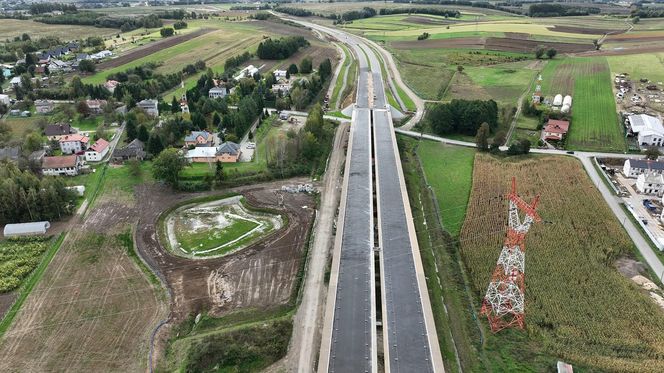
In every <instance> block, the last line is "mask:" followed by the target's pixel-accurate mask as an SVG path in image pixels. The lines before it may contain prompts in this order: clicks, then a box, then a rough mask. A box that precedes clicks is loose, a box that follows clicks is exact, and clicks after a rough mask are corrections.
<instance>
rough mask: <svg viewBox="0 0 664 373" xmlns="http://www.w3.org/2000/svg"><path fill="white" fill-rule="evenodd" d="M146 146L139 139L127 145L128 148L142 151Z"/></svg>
mask: <svg viewBox="0 0 664 373" xmlns="http://www.w3.org/2000/svg"><path fill="white" fill-rule="evenodd" d="M144 147H145V145H143V141H141V140H139V139H133V140H132V141H131V142H130V143H129V144H127V148H132V149H140V150H143V148H144Z"/></svg>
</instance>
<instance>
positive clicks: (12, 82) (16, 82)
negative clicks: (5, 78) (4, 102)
mask: <svg viewBox="0 0 664 373" xmlns="http://www.w3.org/2000/svg"><path fill="white" fill-rule="evenodd" d="M22 84H23V83H21V77H20V76H15V77H13V78H11V80H10V81H9V85H10V86H12V88H16V87H20V86H21V85H22Z"/></svg>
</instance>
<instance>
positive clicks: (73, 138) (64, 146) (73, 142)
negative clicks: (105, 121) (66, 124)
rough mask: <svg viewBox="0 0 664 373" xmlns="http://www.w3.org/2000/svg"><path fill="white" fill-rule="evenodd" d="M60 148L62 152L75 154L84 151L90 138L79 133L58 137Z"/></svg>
mask: <svg viewBox="0 0 664 373" xmlns="http://www.w3.org/2000/svg"><path fill="white" fill-rule="evenodd" d="M59 142H60V150H62V153H64V154H76V153H80V152H82V151H85V150H86V149H87V148H88V144H89V143H90V139H89V138H88V137H87V136H83V135H79V134H77V133H75V134H73V135H66V136H62V137H60V140H59Z"/></svg>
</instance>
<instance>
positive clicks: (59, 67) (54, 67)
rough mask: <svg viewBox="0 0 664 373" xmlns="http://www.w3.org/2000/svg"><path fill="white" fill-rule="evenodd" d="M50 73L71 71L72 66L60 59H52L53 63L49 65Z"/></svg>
mask: <svg viewBox="0 0 664 373" xmlns="http://www.w3.org/2000/svg"><path fill="white" fill-rule="evenodd" d="M48 71H50V72H52V73H54V72H59V71H71V66H69V64H68V63H67V62H64V61H62V60H58V59H55V58H53V59H51V63H49V64H48Z"/></svg>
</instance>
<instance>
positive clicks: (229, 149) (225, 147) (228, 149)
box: [217, 141, 240, 155]
mask: <svg viewBox="0 0 664 373" xmlns="http://www.w3.org/2000/svg"><path fill="white" fill-rule="evenodd" d="M239 153H240V145H238V144H236V143H234V142H231V141H226V142H225V143H223V144H221V145H220V146H219V148H217V154H230V155H238V154H239Z"/></svg>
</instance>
